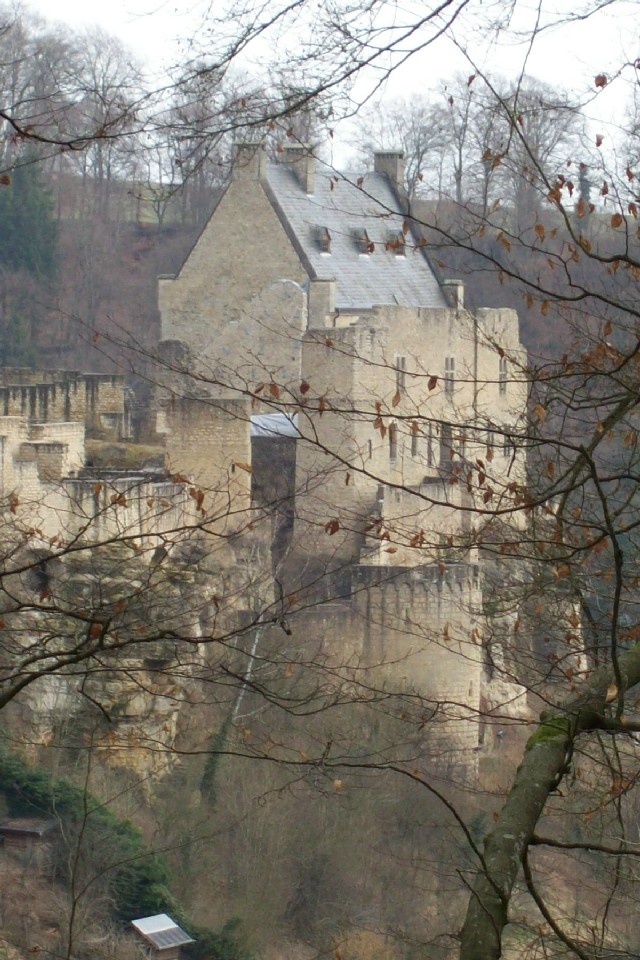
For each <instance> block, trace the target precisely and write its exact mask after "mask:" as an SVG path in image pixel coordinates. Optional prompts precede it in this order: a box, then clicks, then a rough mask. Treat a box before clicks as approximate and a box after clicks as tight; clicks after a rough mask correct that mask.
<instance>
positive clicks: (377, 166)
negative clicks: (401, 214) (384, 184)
mask: <svg viewBox="0 0 640 960" xmlns="http://www.w3.org/2000/svg"><path fill="white" fill-rule="evenodd" d="M373 169H374V171H375V173H384V174H386V176H387V177H388V178H389V180H390V181H391V185H392V186H393V187H395V189H396V190H398V191H399V192H401V193H403V192H404V153H403V152H402V150H377V151H376V152H375V153H374V155H373Z"/></svg>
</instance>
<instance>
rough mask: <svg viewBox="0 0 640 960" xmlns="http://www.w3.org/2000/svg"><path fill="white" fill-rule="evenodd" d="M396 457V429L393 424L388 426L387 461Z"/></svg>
mask: <svg viewBox="0 0 640 960" xmlns="http://www.w3.org/2000/svg"><path fill="white" fill-rule="evenodd" d="M397 456H398V428H397V426H396V424H395V423H390V424H389V460H395V459H396V458H397Z"/></svg>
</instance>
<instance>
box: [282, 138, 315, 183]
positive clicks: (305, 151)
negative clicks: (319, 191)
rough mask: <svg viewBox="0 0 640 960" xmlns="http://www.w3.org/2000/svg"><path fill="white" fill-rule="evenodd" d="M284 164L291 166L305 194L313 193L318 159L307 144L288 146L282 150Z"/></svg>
mask: <svg viewBox="0 0 640 960" xmlns="http://www.w3.org/2000/svg"><path fill="white" fill-rule="evenodd" d="M281 157H282V160H281V162H282V163H289V164H291V166H292V168H293V170H294V172H295V174H296V176H297V178H298V180H299V182H300V186H301V187H302V189H303V190H304V192H305V193H313V190H314V187H315V178H316V159H315V157H314V156H313V154H312V152H311V147H310V146H308V145H307V144H303V143H296V144H287V145H285V146H284V147H283V148H282V153H281Z"/></svg>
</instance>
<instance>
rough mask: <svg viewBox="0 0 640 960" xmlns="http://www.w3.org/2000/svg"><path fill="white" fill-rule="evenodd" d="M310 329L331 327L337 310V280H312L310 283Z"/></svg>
mask: <svg viewBox="0 0 640 960" xmlns="http://www.w3.org/2000/svg"><path fill="white" fill-rule="evenodd" d="M308 303H309V308H308V309H309V320H308V323H309V329H310V330H314V329H317V328H318V327H330V326H332V323H333V317H334V314H335V311H336V282H335V280H312V281H311V282H310V284H309V301H308Z"/></svg>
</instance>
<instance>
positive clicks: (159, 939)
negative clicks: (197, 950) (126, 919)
mask: <svg viewBox="0 0 640 960" xmlns="http://www.w3.org/2000/svg"><path fill="white" fill-rule="evenodd" d="M131 926H132V927H134V928H135V929H136V930H137V931H138V933H140V934H142V936H143V937H144V938H145V940H148V941H149V943H151V944H152V945H153V946H154V947H155V948H156V949H157V950H166V949H167V948H168V947H180V946H184V945H185V944H187V943H193V942H194V941H193V938H192V937H190V936H189V934H188V933H186V932H185V931H184V930H183V929H182V927H179V926H178V924H177V923H176V922H175V920H172V919H171V917H170V916H168V915H167V914H166V913H158V914H156V915H155V916H153V917H141V918H140V919H139V920H132V921H131Z"/></svg>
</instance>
